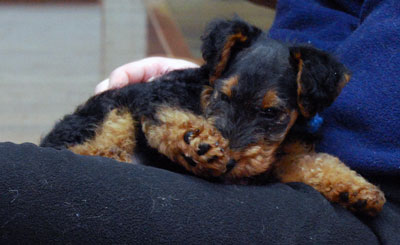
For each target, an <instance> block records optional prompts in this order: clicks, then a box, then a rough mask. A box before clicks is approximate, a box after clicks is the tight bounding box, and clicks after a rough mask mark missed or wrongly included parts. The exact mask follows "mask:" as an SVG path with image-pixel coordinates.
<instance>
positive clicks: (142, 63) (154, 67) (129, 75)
mask: <svg viewBox="0 0 400 245" xmlns="http://www.w3.org/2000/svg"><path fill="white" fill-rule="evenodd" d="M194 67H198V65H197V64H194V63H192V62H189V61H186V60H181V59H172V58H163V57H150V58H145V59H142V60H139V61H135V62H131V63H128V64H126V65H123V66H121V67H119V68H117V69H115V70H114V71H113V72H112V73H111V75H110V83H109V86H110V88H119V87H123V86H125V85H127V84H131V83H137V82H146V81H148V80H149V79H150V78H153V77H158V76H161V75H163V74H165V73H167V72H169V71H172V70H177V69H186V68H194Z"/></svg>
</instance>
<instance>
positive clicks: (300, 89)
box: [295, 53, 310, 117]
mask: <svg viewBox="0 0 400 245" xmlns="http://www.w3.org/2000/svg"><path fill="white" fill-rule="evenodd" d="M295 58H296V59H297V60H298V61H299V67H298V70H299V71H298V72H297V79H296V82H297V104H298V106H299V108H300V112H301V114H302V115H303V116H304V117H310V113H309V112H308V111H307V110H306V109H305V108H304V106H303V103H302V101H301V100H300V97H301V93H302V85H301V75H302V73H303V60H302V59H301V54H300V53H296V54H295Z"/></svg>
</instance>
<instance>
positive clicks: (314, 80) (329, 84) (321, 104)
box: [289, 46, 351, 118]
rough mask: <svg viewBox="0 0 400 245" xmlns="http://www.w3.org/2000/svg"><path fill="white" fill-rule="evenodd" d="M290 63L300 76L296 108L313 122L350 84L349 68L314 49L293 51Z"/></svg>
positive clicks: (306, 48)
mask: <svg viewBox="0 0 400 245" xmlns="http://www.w3.org/2000/svg"><path fill="white" fill-rule="evenodd" d="M289 49H290V63H291V65H292V66H293V68H294V69H295V71H296V72H297V79H296V81H297V104H298V106H299V109H300V112H301V114H302V115H303V116H304V117H306V118H310V117H313V116H314V115H315V114H316V113H318V112H320V111H322V110H323V109H324V108H326V107H328V106H330V105H331V104H332V103H333V101H334V100H335V99H336V97H337V96H338V95H339V94H340V92H341V91H342V88H343V87H344V86H345V85H346V84H347V83H348V82H349V80H350V77H351V74H350V72H349V71H348V70H347V68H346V67H345V66H344V65H343V64H341V63H339V62H338V61H337V60H336V59H334V58H333V57H332V56H331V55H329V54H327V53H325V52H323V51H320V50H317V49H315V48H312V47H305V46H303V47H291V48H289Z"/></svg>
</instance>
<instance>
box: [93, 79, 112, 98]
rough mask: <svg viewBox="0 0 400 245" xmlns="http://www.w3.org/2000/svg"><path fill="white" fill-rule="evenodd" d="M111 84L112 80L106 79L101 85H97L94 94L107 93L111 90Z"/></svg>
mask: <svg viewBox="0 0 400 245" xmlns="http://www.w3.org/2000/svg"><path fill="white" fill-rule="evenodd" d="M109 83H110V79H108V78H107V79H105V80H103V81H102V82H101V83H99V84H97V86H96V88H95V90H94V93H95V94H100V93H102V92H104V91H106V90H107V89H108V88H109Z"/></svg>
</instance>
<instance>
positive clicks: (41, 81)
mask: <svg viewBox="0 0 400 245" xmlns="http://www.w3.org/2000/svg"><path fill="white" fill-rule="evenodd" d="M102 2H103V4H102V5H99V4H94V3H93V4H77V5H76V4H36V5H35V4H28V5H26V4H14V5H13V4H2V3H0V112H1V113H0V142H3V141H11V142H16V143H22V142H33V143H38V142H39V139H40V137H41V136H43V134H45V133H46V132H47V131H48V130H49V129H50V128H51V126H52V125H53V124H54V123H55V121H56V120H57V119H59V118H61V117H62V115H64V114H66V113H69V112H72V110H73V109H74V108H75V107H76V106H77V105H78V104H80V103H81V102H83V101H85V100H86V99H87V98H88V97H89V96H91V95H92V94H93V90H94V87H95V85H96V84H97V83H98V82H99V81H101V80H102V79H104V78H105V77H106V76H107V75H108V74H109V72H111V71H112V69H113V68H115V67H117V66H119V65H121V64H124V63H126V62H128V61H131V60H135V59H139V58H142V57H145V56H146V54H145V50H146V39H145V38H146V24H145V21H146V16H145V12H146V11H145V10H144V5H143V2H142V1H141V0H118V1H116V0H103V1H102ZM167 2H168V4H169V6H170V10H171V13H172V14H173V16H174V19H175V21H176V22H177V24H178V25H179V28H180V29H181V30H182V31H183V32H184V35H185V36H186V37H187V41H188V44H189V46H190V50H191V51H192V52H193V55H194V56H195V57H198V56H200V54H199V51H198V50H199V46H200V39H199V36H200V35H201V33H202V31H203V28H204V26H205V24H206V23H207V22H208V21H209V20H210V19H212V18H214V17H218V16H219V17H221V16H225V17H232V15H233V13H235V12H236V13H238V14H239V15H240V16H241V17H243V18H244V19H246V20H248V21H250V22H252V23H254V24H256V25H258V26H260V27H262V28H264V29H266V28H268V26H269V25H270V24H271V23H272V19H273V17H274V13H273V11H271V10H269V9H266V8H261V7H256V6H254V5H252V4H250V3H248V2H247V1H244V0H229V1H228V0H193V1H192V0H191V1H181V0H167ZM183 3H184V4H183Z"/></svg>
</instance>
